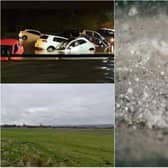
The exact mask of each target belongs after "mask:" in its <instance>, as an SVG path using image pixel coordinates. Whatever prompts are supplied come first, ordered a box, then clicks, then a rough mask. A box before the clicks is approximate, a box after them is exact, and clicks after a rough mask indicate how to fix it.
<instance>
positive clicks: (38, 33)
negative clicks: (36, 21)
mask: <svg viewBox="0 0 168 168" xmlns="http://www.w3.org/2000/svg"><path fill="white" fill-rule="evenodd" d="M27 32H29V33H32V34H35V35H40V34H41V33H40V32H37V31H33V30H28V31H27Z"/></svg>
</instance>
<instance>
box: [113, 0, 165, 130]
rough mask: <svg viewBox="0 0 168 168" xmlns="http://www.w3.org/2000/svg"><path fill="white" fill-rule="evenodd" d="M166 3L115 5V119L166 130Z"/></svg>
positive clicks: (148, 2) (140, 2)
mask: <svg viewBox="0 0 168 168" xmlns="http://www.w3.org/2000/svg"><path fill="white" fill-rule="evenodd" d="M166 6H168V2H166V1H164V2H163V1H160V2H156V1H151V2H150V1H146V2H142V1H138V2H132V1H124V2H121V1H118V2H116V10H115V12H116V16H115V29H116V35H115V37H116V38H115V39H116V43H115V45H116V54H115V83H116V120H117V123H120V121H125V122H127V123H128V125H137V124H141V125H143V126H147V127H148V128H165V127H168V33H167V27H168V9H166Z"/></svg>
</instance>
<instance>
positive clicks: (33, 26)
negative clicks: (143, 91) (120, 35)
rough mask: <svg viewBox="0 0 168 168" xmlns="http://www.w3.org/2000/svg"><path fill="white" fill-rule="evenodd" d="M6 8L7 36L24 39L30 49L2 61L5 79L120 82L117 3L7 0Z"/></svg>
mask: <svg viewBox="0 0 168 168" xmlns="http://www.w3.org/2000/svg"><path fill="white" fill-rule="evenodd" d="M1 7H2V26H1V27H2V28H1V38H2V39H4V38H5V39H9V40H10V39H16V40H18V51H19V47H20V45H21V46H23V50H24V51H23V53H21V54H20V53H19V52H18V51H17V52H15V53H11V55H10V56H9V55H7V56H8V61H1V68H2V69H1V70H2V71H1V72H2V82H3V83H10V82H14V83H17V82H25V83H26V82H28V83H31V82H39V83H41V82H49V83H55V82H56V83H57V82H58V83H62V82H63V83H64V82H70V83H73V82H77V83H82V82H88V83H92V82H97V83H113V82H114V77H113V76H114V75H113V73H114V54H113V52H114V29H113V23H114V22H113V12H114V10H113V8H114V5H113V1H71V2H69V1H63V2H61V1H49V2H46V1H44V2H43V1H31V2H30V1H25V2H23V1H15V2H12V1H2V2H1ZM95 13H96V15H95ZM104 30H105V31H107V32H109V31H111V32H112V33H113V34H110V33H111V32H110V33H109V36H107V35H105V34H102V31H104ZM111 41H112V43H111ZM1 43H2V42H1ZM1 45H2V44H1ZM53 45H54V46H53ZM52 46H53V47H52ZM3 53H5V54H6V53H7V52H6V50H5V51H4V52H3ZM15 54H16V55H15ZM12 55H13V56H15V57H16V58H17V60H16V59H15V60H12V59H10V58H12V57H11V56H12ZM1 56H2V54H1ZM4 56H5V55H4ZM20 58H21V59H20ZM60 58H61V60H60Z"/></svg>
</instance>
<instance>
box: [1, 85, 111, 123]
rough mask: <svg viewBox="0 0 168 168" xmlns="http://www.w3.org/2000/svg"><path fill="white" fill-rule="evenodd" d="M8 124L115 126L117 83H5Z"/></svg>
mask: <svg viewBox="0 0 168 168" xmlns="http://www.w3.org/2000/svg"><path fill="white" fill-rule="evenodd" d="M1 92H2V93H1V99H2V121H1V122H2V123H3V124H4V123H5V124H9V123H10V124H12V123H14V124H16V123H17V124H19V123H20V124H23V123H25V124H51V125H74V124H76V125H78V124H109V123H114V85H113V84H1Z"/></svg>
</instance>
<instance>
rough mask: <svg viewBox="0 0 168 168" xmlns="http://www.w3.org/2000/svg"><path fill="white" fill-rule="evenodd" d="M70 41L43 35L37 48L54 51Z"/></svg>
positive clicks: (36, 45)
mask: <svg viewBox="0 0 168 168" xmlns="http://www.w3.org/2000/svg"><path fill="white" fill-rule="evenodd" d="M66 41H68V38H64V37H60V36H53V35H47V34H45V35H42V36H41V37H40V38H39V39H38V40H37V41H36V43H35V48H37V49H44V50H48V51H49V52H50V51H53V50H55V49H56V48H58V47H59V46H60V45H61V44H62V43H63V42H66Z"/></svg>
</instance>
